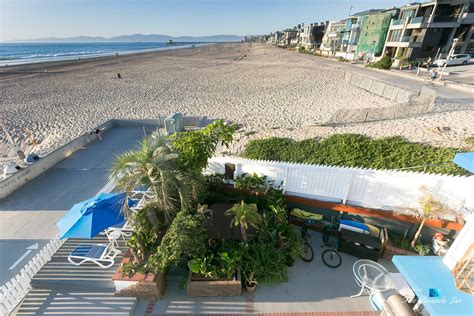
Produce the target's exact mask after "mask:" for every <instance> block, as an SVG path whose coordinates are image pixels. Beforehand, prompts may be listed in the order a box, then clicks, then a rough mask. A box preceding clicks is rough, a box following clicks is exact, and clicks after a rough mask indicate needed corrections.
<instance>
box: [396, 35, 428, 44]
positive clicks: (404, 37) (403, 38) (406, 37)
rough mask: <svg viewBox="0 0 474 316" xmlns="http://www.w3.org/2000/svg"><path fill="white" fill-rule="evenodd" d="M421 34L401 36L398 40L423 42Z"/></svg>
mask: <svg viewBox="0 0 474 316" xmlns="http://www.w3.org/2000/svg"><path fill="white" fill-rule="evenodd" d="M423 39H424V37H423V36H403V37H402V38H401V41H400V42H403V43H423Z"/></svg>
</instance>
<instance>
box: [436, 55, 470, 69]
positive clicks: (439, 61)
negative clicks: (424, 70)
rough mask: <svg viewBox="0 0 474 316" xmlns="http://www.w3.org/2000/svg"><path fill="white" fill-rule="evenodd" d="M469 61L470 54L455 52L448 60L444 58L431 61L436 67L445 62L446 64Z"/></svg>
mask: <svg viewBox="0 0 474 316" xmlns="http://www.w3.org/2000/svg"><path fill="white" fill-rule="evenodd" d="M470 62H471V56H470V55H469V54H456V55H453V56H451V57H450V58H449V59H448V60H446V58H442V59H437V60H435V61H434V62H433V65H435V66H438V67H443V66H444V64H445V63H446V66H454V65H467V64H469V63H470Z"/></svg>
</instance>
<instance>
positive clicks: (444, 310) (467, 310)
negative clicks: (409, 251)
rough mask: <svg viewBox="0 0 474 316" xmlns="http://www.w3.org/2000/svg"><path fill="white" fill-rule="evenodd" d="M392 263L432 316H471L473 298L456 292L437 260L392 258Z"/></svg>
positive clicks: (473, 308)
mask: <svg viewBox="0 0 474 316" xmlns="http://www.w3.org/2000/svg"><path fill="white" fill-rule="evenodd" d="M392 262H393V263H394V264H395V266H396V267H397V269H398V270H399V271H400V273H401V274H402V276H403V277H404V278H405V280H406V281H407V282H408V284H409V285H410V287H411V288H412V290H413V292H415V294H416V296H417V297H418V300H419V302H420V303H421V304H422V305H423V307H424V308H425V309H426V311H428V313H429V314H430V315H431V316H436V315H439V316H449V315H453V316H454V315H456V316H461V315H474V295H470V294H467V293H465V292H463V291H460V290H458V289H457V288H456V286H455V284H454V276H453V274H452V273H451V271H450V270H449V269H448V267H447V266H446V265H445V264H444V263H443V257H440V256H394V257H393V259H392Z"/></svg>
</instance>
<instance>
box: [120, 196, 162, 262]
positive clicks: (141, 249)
mask: <svg viewBox="0 0 474 316" xmlns="http://www.w3.org/2000/svg"><path fill="white" fill-rule="evenodd" d="M150 212H154V213H155V214H156V216H157V218H158V221H159V223H160V225H159V228H158V232H157V231H156V230H155V229H154V227H153V225H151V223H150V221H149V217H148V214H149V213H150ZM130 221H131V222H132V225H133V227H134V230H133V233H132V236H131V237H130V239H128V241H127V245H128V246H129V249H130V253H131V255H132V262H131V263H132V264H134V265H136V266H141V265H145V264H146V262H147V260H148V257H149V256H150V254H151V253H152V252H153V251H154V250H155V249H156V247H157V246H158V245H159V244H160V242H161V239H162V238H163V235H164V233H165V230H166V227H165V225H164V223H165V219H164V214H163V212H160V210H159V209H158V208H157V206H156V204H155V203H149V204H147V205H146V206H145V207H143V208H142V209H140V210H138V211H136V212H134V213H133V215H132V216H131V217H130Z"/></svg>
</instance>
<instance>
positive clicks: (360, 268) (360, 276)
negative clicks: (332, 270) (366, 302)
mask: <svg viewBox="0 0 474 316" xmlns="http://www.w3.org/2000/svg"><path fill="white" fill-rule="evenodd" d="M352 270H353V272H354V276H355V281H356V283H357V285H359V286H360V291H359V293H357V294H356V295H352V296H351V297H358V296H361V295H362V294H363V293H364V291H367V292H368V293H369V294H370V293H373V292H383V291H386V290H389V289H391V288H392V281H391V279H390V275H389V273H388V271H387V270H386V269H385V268H384V267H383V266H381V265H380V264H378V263H377V262H375V261H372V260H367V259H362V260H357V261H356V262H355V263H354V265H353V267H352Z"/></svg>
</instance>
